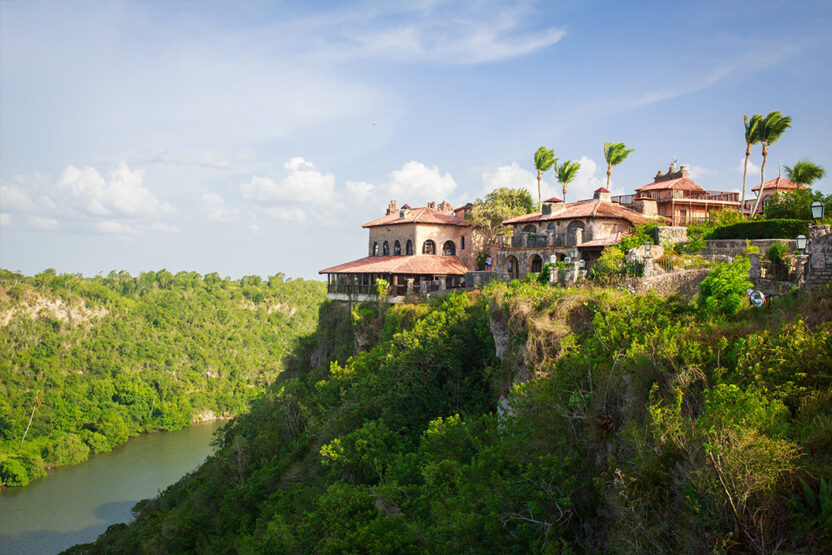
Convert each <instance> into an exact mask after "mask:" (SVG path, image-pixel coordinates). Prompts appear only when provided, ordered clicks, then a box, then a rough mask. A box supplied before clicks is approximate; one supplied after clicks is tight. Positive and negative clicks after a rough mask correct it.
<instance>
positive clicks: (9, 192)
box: [0, 185, 35, 212]
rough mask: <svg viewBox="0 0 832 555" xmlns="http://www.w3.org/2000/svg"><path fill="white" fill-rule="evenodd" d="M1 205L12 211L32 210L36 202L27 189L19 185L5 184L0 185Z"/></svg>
mask: <svg viewBox="0 0 832 555" xmlns="http://www.w3.org/2000/svg"><path fill="white" fill-rule="evenodd" d="M0 206H2V207H3V209H4V210H9V211H11V212H31V211H33V210H35V204H34V203H33V202H32V200H31V199H30V198H29V195H28V194H26V191H24V190H23V189H21V188H20V187H18V186H17V185H3V186H2V187H0Z"/></svg>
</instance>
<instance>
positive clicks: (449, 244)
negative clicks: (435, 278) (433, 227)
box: [442, 241, 456, 256]
mask: <svg viewBox="0 0 832 555" xmlns="http://www.w3.org/2000/svg"><path fill="white" fill-rule="evenodd" d="M442 255H443V256H456V245H455V244H454V242H453V241H445V244H444V245H442Z"/></svg>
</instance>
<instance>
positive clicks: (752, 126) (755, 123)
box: [740, 114, 763, 207]
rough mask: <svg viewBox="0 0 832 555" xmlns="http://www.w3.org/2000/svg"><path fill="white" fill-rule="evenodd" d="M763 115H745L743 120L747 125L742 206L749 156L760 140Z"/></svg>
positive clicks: (742, 204)
mask: <svg viewBox="0 0 832 555" xmlns="http://www.w3.org/2000/svg"><path fill="white" fill-rule="evenodd" d="M762 119H763V116H761V115H760V114H754V115H753V116H751V119H748V116H743V117H742V121H743V124H744V125H745V162H743V166H742V197H741V198H740V207H742V206H744V205H745V183H746V178H747V176H748V157H749V156H751V145H755V144H757V143H759V142H760V134H759V129H760V121H761V120H762Z"/></svg>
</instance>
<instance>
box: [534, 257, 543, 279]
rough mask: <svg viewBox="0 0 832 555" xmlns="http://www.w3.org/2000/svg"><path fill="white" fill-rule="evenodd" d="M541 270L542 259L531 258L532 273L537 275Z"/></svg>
mask: <svg viewBox="0 0 832 555" xmlns="http://www.w3.org/2000/svg"><path fill="white" fill-rule="evenodd" d="M542 270H543V259H542V258H540V257H539V256H538V255H534V256H533V257H532V272H533V273H535V274H539V273H540V272H541V271H542Z"/></svg>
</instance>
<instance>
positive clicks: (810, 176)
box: [783, 160, 826, 187]
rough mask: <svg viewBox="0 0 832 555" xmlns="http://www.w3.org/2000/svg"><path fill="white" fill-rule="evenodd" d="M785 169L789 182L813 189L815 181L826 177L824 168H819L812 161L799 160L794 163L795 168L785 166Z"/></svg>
mask: <svg viewBox="0 0 832 555" xmlns="http://www.w3.org/2000/svg"><path fill="white" fill-rule="evenodd" d="M783 169H784V170H786V177H788V178H789V181H792V182H794V183H797V184H798V185H806V186H807V187H811V186H812V184H813V183H814V182H815V181H817V180H818V179H823V176H824V175H826V170H824V169H823V166H818V165H817V164H815V163H814V162H811V161H810V160H799V161H797V162H795V163H794V166H791V167H789V166H785V167H784V168H783Z"/></svg>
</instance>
